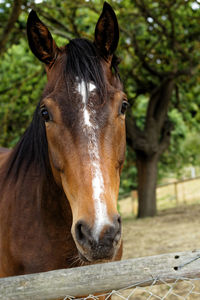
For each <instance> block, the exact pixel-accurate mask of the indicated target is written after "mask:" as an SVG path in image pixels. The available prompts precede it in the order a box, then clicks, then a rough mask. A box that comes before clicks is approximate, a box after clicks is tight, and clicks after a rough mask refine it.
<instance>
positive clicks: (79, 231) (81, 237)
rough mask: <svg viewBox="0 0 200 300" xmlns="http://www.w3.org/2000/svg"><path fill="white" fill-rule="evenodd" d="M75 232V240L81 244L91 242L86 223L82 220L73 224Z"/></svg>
mask: <svg viewBox="0 0 200 300" xmlns="http://www.w3.org/2000/svg"><path fill="white" fill-rule="evenodd" d="M75 234H76V239H77V241H78V242H79V243H80V244H81V245H83V244H89V243H90V242H91V233H90V230H89V227H88V225H87V224H86V223H85V222H84V221H79V222H77V224H76V226H75Z"/></svg>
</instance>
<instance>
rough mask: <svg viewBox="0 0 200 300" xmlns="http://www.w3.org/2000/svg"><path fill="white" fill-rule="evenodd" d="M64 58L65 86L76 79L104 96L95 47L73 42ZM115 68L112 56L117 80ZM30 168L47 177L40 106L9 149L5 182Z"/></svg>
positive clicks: (101, 72)
mask: <svg viewBox="0 0 200 300" xmlns="http://www.w3.org/2000/svg"><path fill="white" fill-rule="evenodd" d="M66 54H67V61H66V65H65V66H63V68H64V76H65V81H66V85H68V84H69V81H70V80H72V81H74V80H75V79H76V78H79V80H80V81H81V80H84V81H85V82H90V81H92V82H93V83H94V84H95V86H96V87H97V90H98V93H99V95H100V97H101V98H103V96H105V93H106V84H105V79H104V73H103V68H102V65H101V59H102V58H100V55H99V54H98V51H97V48H96V47H95V45H94V44H93V43H92V42H90V41H88V40H86V39H74V40H71V41H70V43H69V44H68V45H67V46H66ZM117 64H118V61H117V59H116V57H115V56H113V60H112V67H113V69H114V72H115V75H116V76H119V75H118V72H117ZM31 165H32V166H33V167H35V170H36V171H37V173H36V174H37V175H39V176H40V175H42V174H44V175H46V176H49V174H51V172H50V163H49V158H48V144H47V139H46V131H45V124H44V121H43V119H42V118H41V116H40V102H39V104H38V105H37V108H36V110H35V113H34V116H33V119H32V122H31V124H30V125H29V127H28V128H27V130H26V131H25V133H24V134H23V136H22V138H21V139H20V141H19V142H18V144H17V145H16V146H15V148H14V149H13V152H12V154H11V158H10V162H9V166H8V171H7V174H6V175H7V176H6V178H8V176H9V175H11V174H12V175H13V178H14V179H15V180H17V179H18V176H19V173H20V172H23V175H24V176H25V175H26V172H27V171H28V169H29V167H30V166H31ZM36 174H35V175H36Z"/></svg>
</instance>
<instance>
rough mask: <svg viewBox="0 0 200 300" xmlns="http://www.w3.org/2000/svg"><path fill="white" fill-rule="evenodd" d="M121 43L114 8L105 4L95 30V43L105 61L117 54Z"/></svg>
mask: <svg viewBox="0 0 200 300" xmlns="http://www.w3.org/2000/svg"><path fill="white" fill-rule="evenodd" d="M118 41H119V27H118V22H117V17H116V15H115V12H114V10H113V9H112V7H111V6H110V5H109V4H108V3H107V2H105V3H104V6H103V11H102V13H101V16H100V17H99V20H98V22H97V25H96V28H95V40H94V43H95V45H96V47H97V48H98V49H99V51H100V53H101V55H102V56H103V57H104V58H105V59H109V57H110V56H111V55H113V53H114V52H115V50H116V48H117V45H118Z"/></svg>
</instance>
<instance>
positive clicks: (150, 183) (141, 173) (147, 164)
mask: <svg viewBox="0 0 200 300" xmlns="http://www.w3.org/2000/svg"><path fill="white" fill-rule="evenodd" d="M158 159H159V156H158V154H157V153H156V154H154V155H151V156H147V155H145V154H144V153H142V152H138V151H137V152H136V164H137V171H138V199H139V207H138V218H144V217H147V216H149V217H153V216H155V214H156V184H157V173H158Z"/></svg>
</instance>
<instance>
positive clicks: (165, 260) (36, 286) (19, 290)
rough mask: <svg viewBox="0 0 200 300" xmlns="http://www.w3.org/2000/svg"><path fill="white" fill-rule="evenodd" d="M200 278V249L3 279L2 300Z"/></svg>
mask: <svg viewBox="0 0 200 300" xmlns="http://www.w3.org/2000/svg"><path fill="white" fill-rule="evenodd" d="M177 278H191V279H196V278H200V250H196V251H191V252H181V253H172V254H162V255H157V256H150V257H144V258H136V259H129V260H124V261H119V262H111V263H105V264H98V265H91V266H85V267H79V268H73V269H63V270H56V271H50V272H44V273H37V274H30V275H21V276H13V277H7V278H2V279H0V299H1V300H18V299H20V300H23V299H26V300H29V299H34V300H39V299H40V300H45V299H59V298H64V297H66V296H67V295H70V296H75V297H78V296H83V295H89V294H95V293H104V292H105V291H112V290H119V289H121V288H126V287H129V286H148V285H150V284H152V283H153V282H154V281H156V283H157V284H159V283H162V282H163V281H164V282H173V281H175V280H176V279H177Z"/></svg>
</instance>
